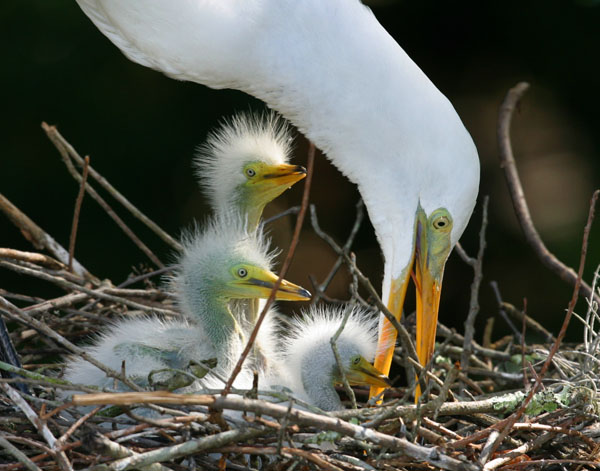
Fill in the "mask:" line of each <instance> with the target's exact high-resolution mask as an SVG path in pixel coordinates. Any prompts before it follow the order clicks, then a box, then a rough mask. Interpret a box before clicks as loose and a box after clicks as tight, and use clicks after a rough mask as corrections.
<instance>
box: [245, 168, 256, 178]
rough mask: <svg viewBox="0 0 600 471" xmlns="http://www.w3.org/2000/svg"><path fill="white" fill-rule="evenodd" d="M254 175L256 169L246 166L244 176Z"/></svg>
mask: <svg viewBox="0 0 600 471" xmlns="http://www.w3.org/2000/svg"><path fill="white" fill-rule="evenodd" d="M255 175H256V170H254V169H253V168H247V169H246V176H247V177H250V178H252V177H253V176H255Z"/></svg>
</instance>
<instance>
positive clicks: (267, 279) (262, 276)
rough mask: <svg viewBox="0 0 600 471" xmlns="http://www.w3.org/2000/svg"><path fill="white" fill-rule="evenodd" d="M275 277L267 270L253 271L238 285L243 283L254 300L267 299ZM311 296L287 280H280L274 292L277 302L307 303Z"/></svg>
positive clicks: (275, 279)
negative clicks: (253, 294)
mask: <svg viewBox="0 0 600 471" xmlns="http://www.w3.org/2000/svg"><path fill="white" fill-rule="evenodd" d="M277 278H278V277H277V275H275V273H273V272H270V271H267V270H258V269H257V270H253V271H252V272H251V273H250V275H249V276H248V278H247V279H246V280H243V281H241V282H238V283H244V284H245V285H247V286H248V287H249V288H250V289H251V290H252V291H253V292H254V293H255V294H256V296H255V298H265V299H266V298H268V297H269V296H270V295H271V291H272V290H273V287H274V286H275V282H276V281H277ZM310 297H311V294H310V292H308V291H307V290H305V289H304V288H302V287H301V286H298V285H295V284H294V283H290V282H289V281H287V280H281V284H280V285H279V289H278V290H277V291H276V292H275V299H277V300H279V301H308V300H310Z"/></svg>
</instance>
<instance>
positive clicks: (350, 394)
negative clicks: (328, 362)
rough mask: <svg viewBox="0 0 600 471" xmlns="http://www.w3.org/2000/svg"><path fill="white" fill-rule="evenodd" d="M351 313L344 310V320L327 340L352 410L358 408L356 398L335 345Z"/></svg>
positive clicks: (348, 310)
mask: <svg viewBox="0 0 600 471" xmlns="http://www.w3.org/2000/svg"><path fill="white" fill-rule="evenodd" d="M351 312H352V311H351V310H350V309H347V310H346V314H344V318H343V319H342V323H341V324H340V327H339V328H338V330H337V331H336V332H335V334H334V335H333V337H331V338H330V339H329V343H330V344H331V350H333V355H334V356H335V362H336V363H337V367H338V371H339V372H340V376H341V377H342V384H343V385H344V390H345V391H346V394H347V395H348V397H349V398H350V403H351V404H352V409H358V407H357V405H356V396H355V395H354V391H352V388H351V387H350V383H348V378H346V373H344V366H343V363H342V359H341V357H340V352H339V351H338V348H337V344H336V342H337V340H338V339H339V338H340V335H341V334H342V332H343V331H344V327H346V322H348V318H349V317H350V313H351Z"/></svg>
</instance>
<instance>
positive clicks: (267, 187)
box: [248, 164, 306, 203]
mask: <svg viewBox="0 0 600 471" xmlns="http://www.w3.org/2000/svg"><path fill="white" fill-rule="evenodd" d="M304 177H306V169H305V168H304V167H302V166H300V165H289V164H280V165H263V166H262V167H261V173H260V174H259V175H258V176H257V178H255V179H254V180H252V181H250V182H248V185H249V186H251V187H252V188H254V190H253V191H255V192H256V195H257V197H258V198H259V199H260V200H262V201H264V202H265V203H268V202H269V201H271V200H273V199H275V198H276V197H278V196H279V195H280V194H281V193H283V192H284V191H285V190H287V189H288V188H289V187H291V186H292V185H293V184H294V183H296V182H299V181H300V180H302V179H303V178H304Z"/></svg>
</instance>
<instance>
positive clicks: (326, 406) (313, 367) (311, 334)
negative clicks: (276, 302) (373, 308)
mask: <svg viewBox="0 0 600 471" xmlns="http://www.w3.org/2000/svg"><path fill="white" fill-rule="evenodd" d="M347 309H351V312H350V315H349V318H348V320H347V322H346V325H345V327H344V329H343V330H342V333H341V334H340V336H339V337H338V339H337V341H336V345H337V349H338V352H339V356H340V360H341V364H342V368H343V370H344V374H345V376H346V379H347V380H348V382H349V383H350V384H351V385H365V386H366V385H369V386H376V387H380V388H386V387H389V386H390V382H389V379H388V378H387V376H385V375H384V374H382V373H381V371H379V370H377V369H375V368H374V367H373V366H372V365H371V363H370V362H371V361H372V360H373V357H374V356H375V350H376V343H377V319H376V318H374V317H373V316H369V315H368V314H367V313H366V312H363V311H362V310H359V309H356V308H351V307H346V308H342V309H334V308H313V309H311V310H310V311H308V312H307V313H305V314H304V316H303V317H296V318H294V319H293V320H291V321H290V331H289V333H288V334H287V335H286V336H285V337H284V338H283V340H282V347H283V353H282V357H281V360H280V364H281V366H280V369H281V370H282V375H284V377H287V378H286V379H283V381H282V382H284V383H285V382H289V388H290V389H291V390H292V391H293V392H294V394H295V395H296V396H297V397H299V398H300V399H302V400H304V401H306V402H308V403H310V404H313V405H315V406H317V407H319V408H321V409H323V410H326V411H330V410H339V409H343V406H342V402H341V400H340V398H339V396H338V394H337V392H336V390H335V384H341V383H342V375H341V373H340V370H339V367H338V363H337V361H336V359H335V356H334V353H333V349H332V348H331V338H332V337H333V336H334V335H335V333H336V332H337V330H338V329H339V328H340V325H341V324H342V320H343V318H344V315H345V313H346V312H347V311H346V310H347ZM286 386H287V384H286Z"/></svg>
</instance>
